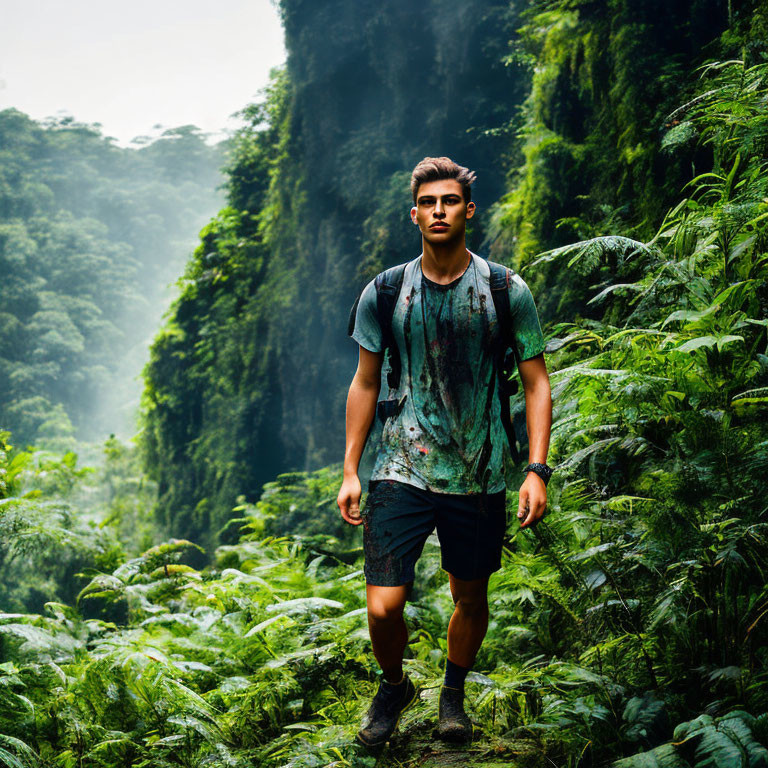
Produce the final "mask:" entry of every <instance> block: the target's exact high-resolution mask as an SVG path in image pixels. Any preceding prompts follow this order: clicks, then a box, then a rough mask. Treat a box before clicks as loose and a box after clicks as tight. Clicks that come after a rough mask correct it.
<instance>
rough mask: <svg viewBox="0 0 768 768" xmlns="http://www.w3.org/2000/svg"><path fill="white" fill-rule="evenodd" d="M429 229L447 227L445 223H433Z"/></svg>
mask: <svg viewBox="0 0 768 768" xmlns="http://www.w3.org/2000/svg"><path fill="white" fill-rule="evenodd" d="M430 229H448V225H447V224H433V225H432V226H431V227H430Z"/></svg>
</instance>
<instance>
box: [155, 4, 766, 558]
mask: <svg viewBox="0 0 768 768" xmlns="http://www.w3.org/2000/svg"><path fill="white" fill-rule="evenodd" d="M736 5H738V6H739V8H740V9H741V10H738V9H737V10H735V11H734V15H733V18H731V19H728V18H726V15H725V13H724V11H723V9H722V7H721V4H719V3H718V2H716V0H687V1H686V2H683V3H678V4H669V3H667V4H664V3H648V4H639V3H631V2H629V0H626V1H625V2H620V3H618V4H615V5H614V6H612V7H611V10H610V11H601V12H600V13H599V14H597V13H595V12H594V9H592V8H591V6H590V7H583V8H581V7H579V8H572V7H571V6H570V5H569V6H568V7H565V4H563V7H558V6H557V4H555V5H553V6H552V8H548V9H547V10H542V9H539V11H538V15H534V18H533V19H531V18H526V19H522V20H521V18H520V17H519V16H518V15H517V14H518V11H515V10H514V9H513V8H511V7H510V4H509V3H506V2H493V1H492V0H467V2H463V3H454V4H453V5H446V4H444V3H437V2H427V3H422V4H418V5H416V6H414V5H413V4H411V3H407V2H406V1H405V0H393V1H392V2H388V3H386V4H381V3H374V2H373V1H372V0H326V1H325V2H322V3H319V2H310V0H282V2H281V5H280V10H281V14H282V17H283V23H284V28H285V36H286V48H287V51H288V60H287V64H286V67H285V69H284V70H276V71H275V73H274V77H273V80H272V84H271V86H270V87H269V88H268V89H267V90H266V93H265V95H264V98H263V100H262V102H260V103H259V104H256V105H251V106H250V107H249V108H248V109H247V110H246V114H247V116H248V117H249V118H250V125H249V127H248V128H247V129H245V130H244V131H243V132H242V135H241V136H240V137H239V141H238V142H237V143H236V147H235V149H234V150H233V153H232V157H231V160H230V163H229V166H228V169H227V170H228V174H229V175H228V178H229V181H228V186H227V193H228V202H229V206H228V207H227V208H225V209H224V210H223V211H222V212H221V214H220V216H219V217H218V218H216V219H215V220H214V221H212V222H211V224H210V225H209V226H208V227H206V228H205V229H204V230H203V232H202V241H201V245H200V247H199V248H198V249H197V251H196V253H195V256H194V258H193V259H192V260H191V262H190V264H189V266H188V269H187V273H186V275H185V282H184V291H183V294H182V296H181V297H180V298H179V300H178V301H177V303H176V305H175V306H174V308H173V311H172V312H171V314H170V318H169V321H168V323H167V324H166V327H165V328H164V329H163V330H162V331H161V333H160V334H159V335H158V337H157V339H156V340H155V342H154V345H153V348H152V359H151V361H150V363H149V364H148V366H147V368H146V371H145V373H146V376H145V380H146V391H145V397H144V419H143V421H144V426H145V428H144V430H143V441H142V443H143V446H144V448H145V455H146V465H147V467H148V469H149V471H150V472H151V473H152V475H153V477H154V479H155V480H156V481H157V482H158V484H159V489H160V504H159V506H158V511H159V516H160V518H161V521H164V522H166V523H167V524H168V526H169V529H170V530H171V531H172V532H173V535H177V536H185V537H190V538H197V540H201V541H203V540H205V541H207V543H209V544H212V543H213V542H214V541H215V534H216V532H217V531H218V530H219V529H220V528H221V527H222V526H223V525H224V524H225V522H226V520H227V519H228V518H229V517H232V511H231V510H232V507H233V506H234V504H235V503H236V499H237V497H238V495H240V494H242V495H244V496H245V498H246V500H248V501H255V500H257V499H258V498H259V496H260V493H261V490H262V486H263V484H264V483H265V482H267V481H269V480H270V479H272V478H274V477H275V476H276V475H277V474H279V473H281V472H286V471H296V470H309V469H315V468H317V467H320V466H324V465H327V464H329V463H333V462H340V461H341V460H342V458H343V451H344V410H345V400H346V392H347V388H348V385H349V382H350V379H351V377H352V375H353V373H354V370H355V365H356V357H357V345H356V344H355V343H354V342H353V341H351V340H350V339H349V338H348V337H347V336H346V325H347V318H348V313H349V309H350V307H351V305H352V302H353V300H354V298H355V296H356V294H357V292H358V291H359V290H360V289H361V288H362V286H363V285H364V284H365V283H366V282H367V281H368V280H369V279H370V278H371V277H373V275H375V274H376V272H378V271H379V270H381V269H383V268H384V267H387V266H389V265H392V264H396V263H399V262H402V261H406V260H409V259H411V258H414V257H415V256H417V255H418V254H419V252H420V249H421V239H420V236H419V233H418V231H417V230H416V228H415V227H413V225H412V224H411V222H410V219H409V218H408V209H409V208H410V206H411V204H412V202H411V198H410V194H409V180H410V172H411V170H412V168H413V167H414V165H415V164H416V163H417V162H418V161H419V160H421V159H422V158H423V157H425V156H427V155H432V156H434V155H448V156H450V157H452V158H454V159H455V160H457V161H458V162H460V163H461V164H462V165H466V166H468V167H470V168H472V169H473V170H475V171H476V172H477V174H478V180H477V182H476V184H475V191H474V199H475V201H476V202H477V204H478V215H476V216H475V217H474V218H473V219H472V228H471V231H469V232H468V244H469V246H470V248H472V249H473V250H475V251H476V252H480V253H482V254H484V255H489V256H491V258H493V259H494V260H496V261H502V262H506V263H512V264H514V265H517V266H519V264H520V262H521V261H522V262H525V261H526V260H529V259H530V258H531V257H532V256H533V255H534V254H536V253H537V252H539V251H540V250H543V249H545V248H550V247H553V246H555V245H560V244H563V243H567V242H573V241H577V240H581V239H583V238H584V237H585V236H591V234H592V233H594V234H597V233H600V234H605V233H610V232H627V231H632V232H633V237H638V238H642V237H644V236H648V237H650V236H651V235H652V234H653V232H654V231H655V228H656V226H657V225H658V223H659V221H658V219H659V216H660V215H662V214H663V211H664V210H666V208H667V205H668V203H669V201H670V199H671V198H672V196H673V195H676V194H677V191H678V190H679V188H680V186H681V185H682V182H683V180H684V178H687V177H686V176H685V174H686V173H687V174H689V173H690V169H691V167H695V168H696V170H697V171H699V170H700V169H703V168H706V167H707V159H708V158H707V157H706V152H707V151H708V150H707V149H706V148H705V149H703V150H696V149H695V148H692V149H691V151H690V152H689V153H688V154H686V152H685V151H683V152H681V151H678V152H677V153H676V155H675V156H674V158H666V157H663V156H662V154H661V152H660V150H659V146H658V144H659V139H658V137H659V131H660V129H661V128H662V127H663V126H662V124H663V119H664V116H665V115H667V114H669V113H670V112H671V111H672V110H673V109H674V108H675V107H678V106H679V105H680V104H682V103H684V101H685V100H686V94H687V93H688V92H689V91H690V90H691V87H689V85H687V84H690V83H693V82H694V80H695V78H696V75H695V74H692V73H693V72H694V69H693V66H694V65H695V64H697V63H699V61H700V58H701V55H702V54H701V51H702V46H703V45H705V44H709V43H712V41H713V40H714V41H715V43H713V44H711V45H710V46H709V48H708V49H707V50H708V51H710V52H711V54H712V55H714V54H715V53H716V52H717V51H719V50H722V49H723V48H724V47H725V46H724V45H720V43H718V42H717V40H718V38H717V36H718V35H719V34H720V33H721V32H722V30H723V29H726V27H728V25H729V23H730V24H733V25H735V26H738V25H739V24H740V25H741V27H744V26H745V25H746V26H747V27H748V25H749V18H750V11H749V8H750V7H751V5H750V4H749V3H745V4H743V5H744V7H743V8H741V4H736ZM734 7H735V6H734ZM517 30H520V31H519V32H518V31H517ZM739 34H746V32H745V31H744V30H743V29H742V32H740V33H739ZM733 39H739V38H738V36H737V37H734V38H733ZM510 41H514V42H512V43H511V42H510ZM731 53H732V52H731V51H730V50H729V51H728V55H730V54H731ZM754 55H757V54H754ZM521 106H522V110H521V109H520V107H521ZM520 129H523V130H520ZM516 137H517V138H516ZM697 152H699V154H697ZM701 152H703V153H704V155H702V154H700V153H701ZM710 159H711V158H710ZM490 214H492V215H490ZM580 266H581V265H580ZM600 266H601V265H596V266H595V268H598V267H600ZM587 267H589V265H587ZM602 267H603V268H605V265H602ZM589 268H591V267H589ZM608 268H610V265H608ZM600 279H602V276H600V275H596V276H595V279H592V276H591V275H584V274H581V273H580V272H577V271H576V270H573V269H571V270H562V269H560V267H559V265H557V267H554V265H547V264H544V265H542V266H541V267H540V268H537V270H536V274H535V275H534V274H531V275H526V280H527V281H528V282H529V285H530V286H531V288H532V290H533V293H534V296H536V301H537V306H538V308H539V314H540V316H541V320H542V323H543V324H545V325H546V322H547V321H548V320H549V319H550V318H553V317H555V316H556V317H557V319H558V320H568V319H570V318H571V317H572V316H574V315H575V314H576V313H579V314H581V315H582V316H590V313H595V312H599V311H601V310H600V308H599V307H596V306H595V305H594V304H593V305H591V306H588V305H587V304H586V294H585V290H586V289H585V286H588V285H590V284H592V283H597V282H599V280H600Z"/></svg>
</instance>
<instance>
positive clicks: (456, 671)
mask: <svg viewBox="0 0 768 768" xmlns="http://www.w3.org/2000/svg"><path fill="white" fill-rule="evenodd" d="M470 669H472V667H460V666H459V665H458V664H454V663H453V662H452V661H451V660H450V659H446V661H445V680H444V681H443V685H445V686H446V687H447V688H458V689H459V690H460V691H463V690H464V678H466V676H467V673H468V672H469V670H470Z"/></svg>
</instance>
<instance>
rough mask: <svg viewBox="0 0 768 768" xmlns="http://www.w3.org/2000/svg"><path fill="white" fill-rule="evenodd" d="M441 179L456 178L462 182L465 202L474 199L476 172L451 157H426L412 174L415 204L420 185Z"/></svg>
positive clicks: (412, 193) (412, 192)
mask: <svg viewBox="0 0 768 768" xmlns="http://www.w3.org/2000/svg"><path fill="white" fill-rule="evenodd" d="M440 179H456V181H458V182H459V184H461V191H462V194H463V196H464V202H465V203H468V202H469V201H470V200H471V199H472V182H473V181H474V180H475V172H474V171H470V170H469V168H465V167H464V166H463V165H458V164H457V163H454V162H453V160H451V158H450V157H425V158H424V159H423V160H422V161H421V162H420V163H418V164H417V165H416V167H415V168H414V169H413V174H412V175H411V195H412V196H413V204H414V205H416V195H417V194H418V191H419V187H420V186H421V185H422V184H424V183H425V182H427V181H438V180H440Z"/></svg>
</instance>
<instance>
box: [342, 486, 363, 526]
mask: <svg viewBox="0 0 768 768" xmlns="http://www.w3.org/2000/svg"><path fill="white" fill-rule="evenodd" d="M362 492H363V491H362V488H361V487H360V478H359V477H358V476H357V475H350V476H349V477H345V478H344V482H342V484H341V490H340V491H339V496H338V498H337V499H336V503H337V504H338V505H339V509H340V510H341V516H342V517H343V518H344V520H345V521H346V522H348V523H350V524H351V525H360V523H362V522H363V518H362V517H360V496H361V495H362Z"/></svg>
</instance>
